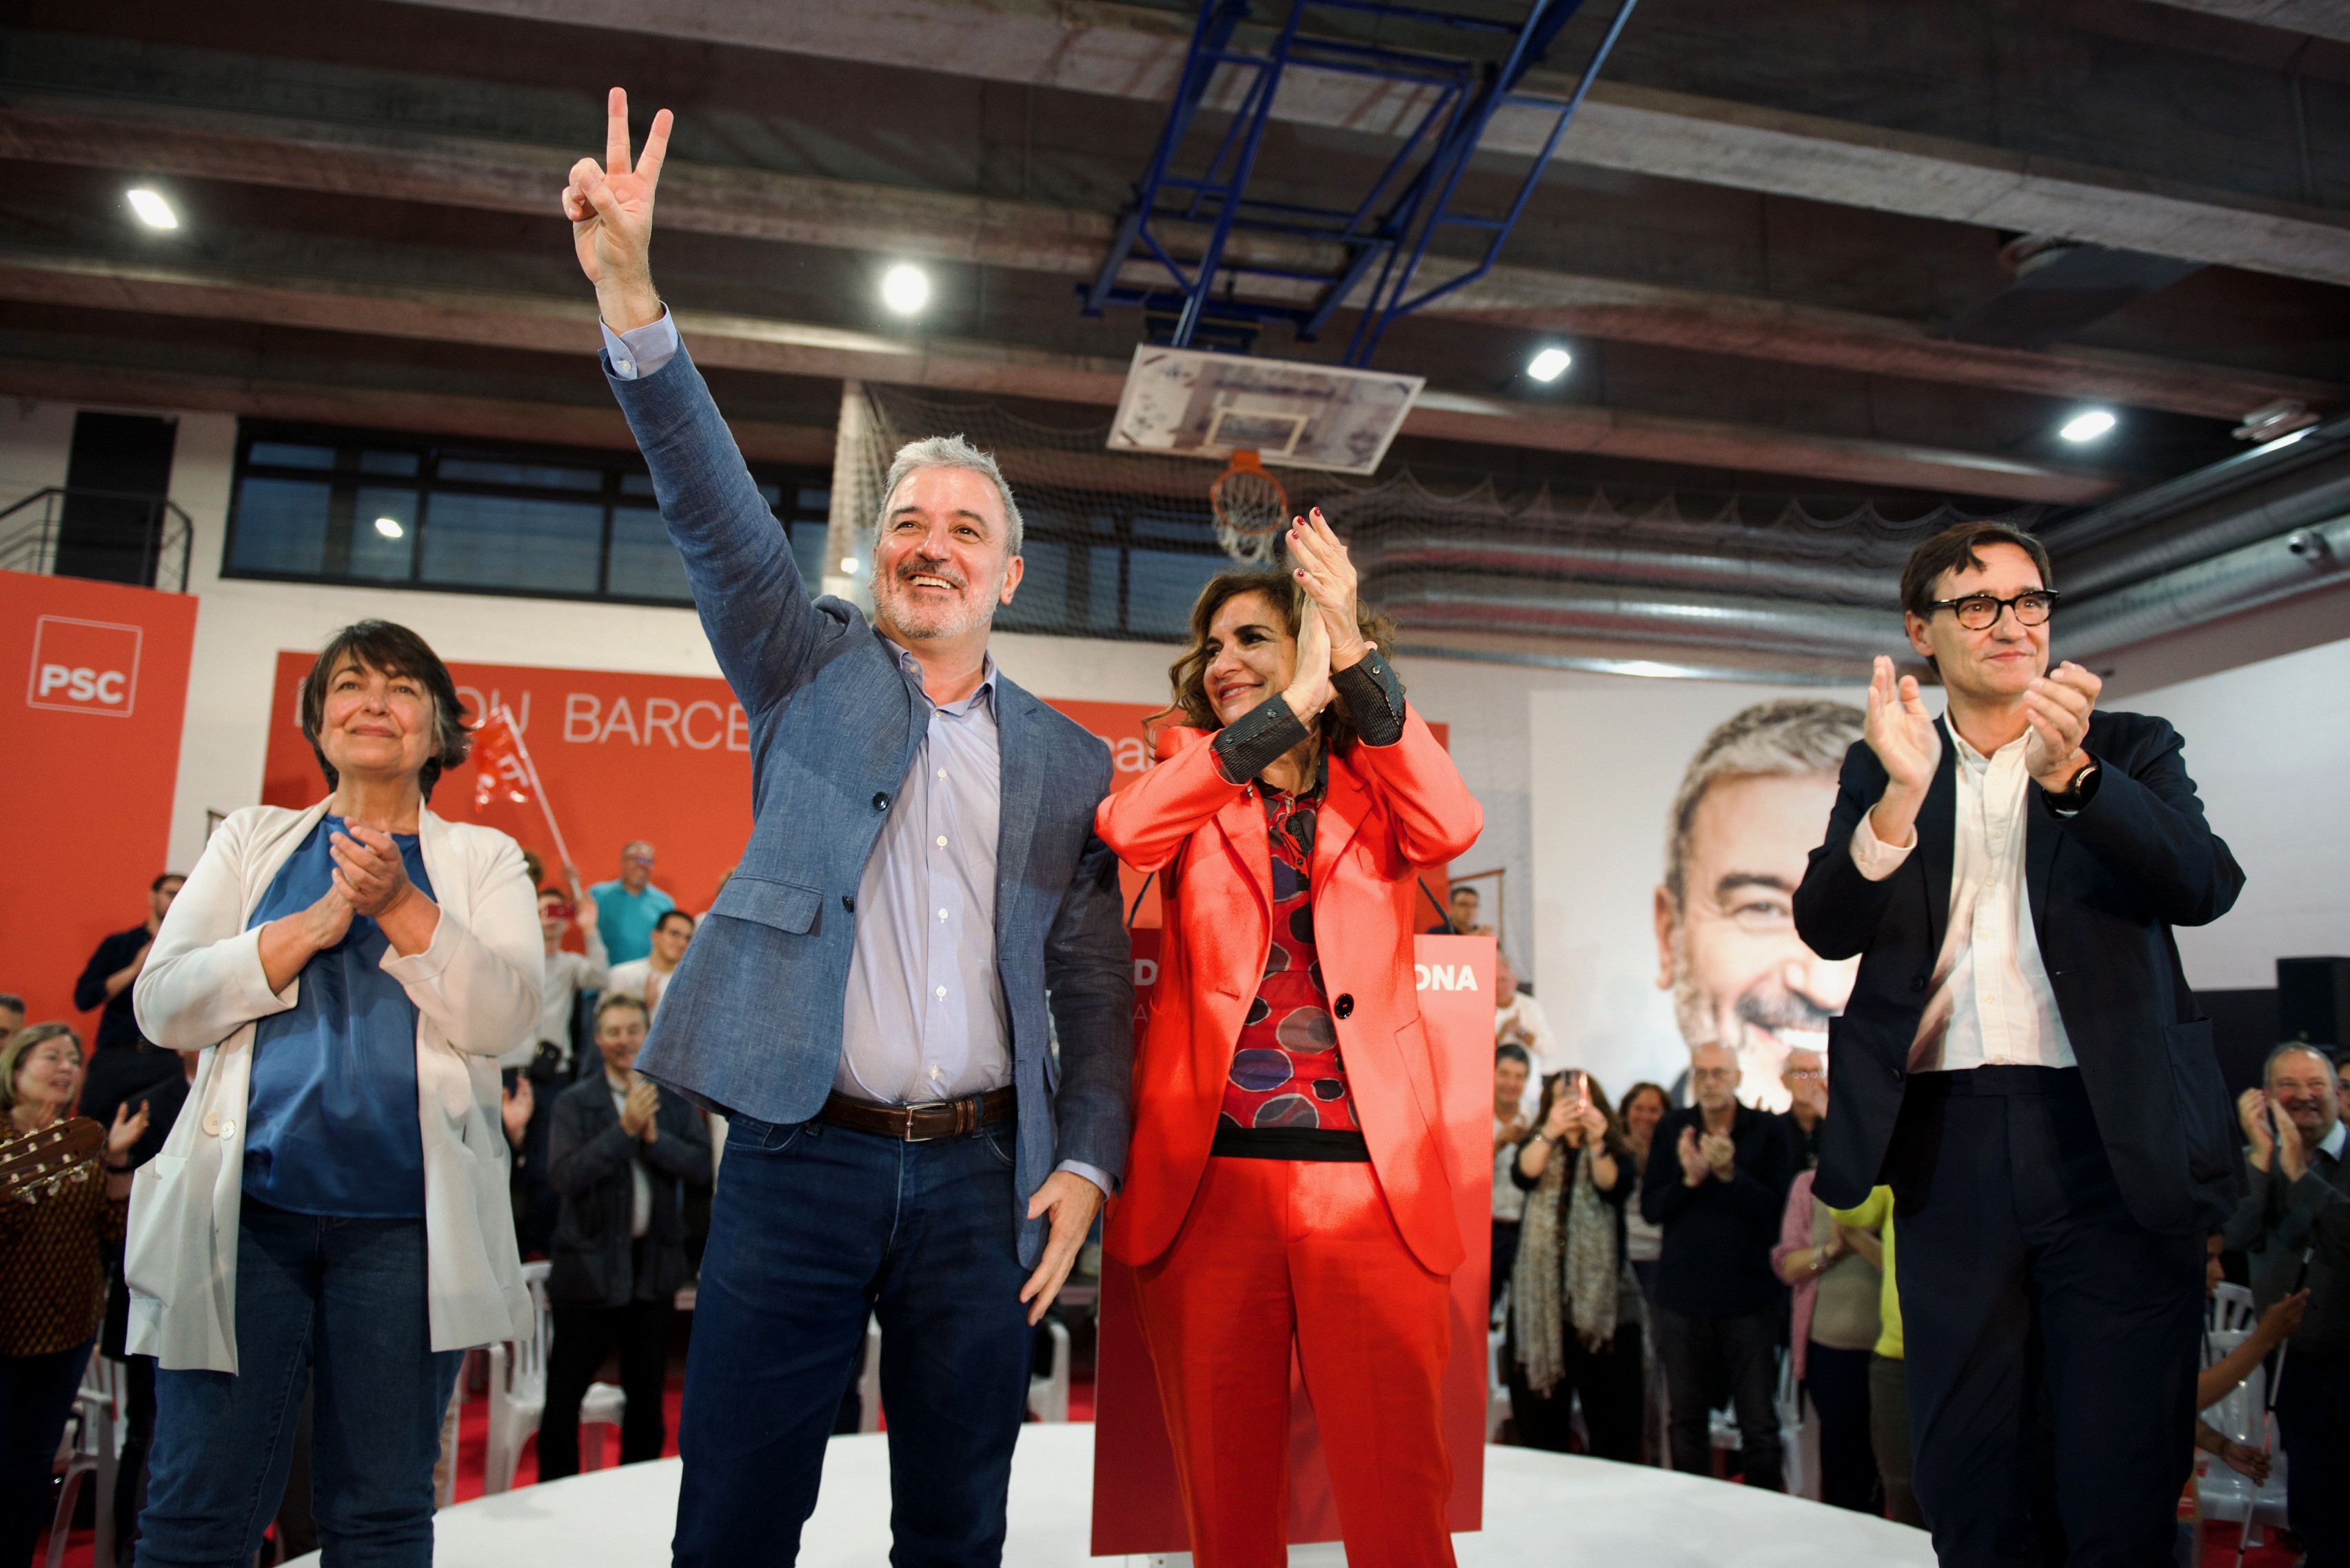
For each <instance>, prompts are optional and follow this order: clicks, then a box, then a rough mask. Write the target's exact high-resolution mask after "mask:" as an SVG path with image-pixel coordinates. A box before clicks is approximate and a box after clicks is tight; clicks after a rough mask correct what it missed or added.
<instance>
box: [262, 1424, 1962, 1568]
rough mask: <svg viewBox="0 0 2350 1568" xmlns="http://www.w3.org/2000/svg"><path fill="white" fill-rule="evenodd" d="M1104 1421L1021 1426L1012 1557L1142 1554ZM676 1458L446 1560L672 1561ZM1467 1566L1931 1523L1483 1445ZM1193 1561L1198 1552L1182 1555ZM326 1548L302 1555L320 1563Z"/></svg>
mask: <svg viewBox="0 0 2350 1568" xmlns="http://www.w3.org/2000/svg"><path fill="white" fill-rule="evenodd" d="M887 1441H888V1439H887V1438H884V1437H882V1436H881V1435H879V1434H878V1433H877V1434H874V1435H872V1436H869V1437H853V1438H833V1439H832V1447H831V1451H830V1453H829V1455H828V1456H827V1459H826V1460H825V1471H824V1490H823V1494H822V1497H821V1499H820V1500H819V1501H818V1502H817V1504H816V1517H815V1518H813V1519H811V1520H810V1521H808V1525H807V1530H806V1534H805V1535H804V1537H803V1543H802V1546H801V1550H800V1562H801V1563H804V1564H806V1565H807V1568H851V1565H854V1568H872V1565H873V1564H876V1563H887V1562H888V1561H889V1450H888V1449H887V1447H886V1444H887ZM1093 1456H1094V1429H1093V1428H1092V1426H1091V1425H1089V1424H1087V1423H1084V1422H1072V1423H1070V1424H1068V1425H1066V1426H1064V1425H1054V1426H1036V1425H1032V1426H1027V1427H1024V1428H1021V1431H1020V1447H1019V1449H1018V1451H1017V1452H1016V1453H1015V1454H1014V1459H1013V1464H1012V1505H1011V1534H1010V1538H1009V1539H1008V1540H1007V1541H1006V1542H1005V1543H1004V1549H1003V1560H1004V1562H1005V1563H1007V1564H1012V1565H1014V1568H1078V1565H1079V1564H1088V1563H1118V1562H1123V1563H1127V1564H1130V1565H1133V1568H1141V1565H1142V1564H1143V1563H1149V1562H1156V1561H1161V1560H1158V1559H1145V1558H1126V1559H1122V1560H1121V1559H1112V1558H1099V1559H1097V1558H1093V1557H1089V1556H1088V1555H1087V1538H1088V1535H1089V1532H1090V1530H1091V1527H1092V1514H1093ZM678 1474H679V1469H678V1461H677V1460H675V1459H661V1460H660V1461H658V1462H656V1463H652V1464H642V1465H625V1466H622V1467H620V1468H619V1469H602V1470H591V1471H589V1472H588V1473H587V1474H586V1475H580V1476H573V1477H571V1478H569V1479H568V1480H559V1481H551V1482H548V1483H546V1485H543V1486H528V1487H523V1488H521V1489H519V1490H515V1491H510V1492H505V1493H502V1494H500V1495H498V1496H496V1497H485V1498H482V1499H479V1500H477V1501H473V1502H467V1503H460V1504H459V1505H457V1506H456V1507H454V1508H450V1509H444V1510H442V1512H441V1515H440V1519H439V1521H438V1544H437V1546H436V1547H435V1549H434V1552H433V1562H434V1563H435V1564H436V1565H437V1568H660V1565H661V1564H664V1563H667V1562H668V1561H669V1543H670V1534H671V1527H672V1525H673V1524H674V1522H675V1517H676V1512H677V1487H678ZM1453 1543H1454V1548H1455V1551H1456V1552H1458V1554H1459V1556H1460V1559H1461V1568H1501V1565H1503V1564H1511V1565H1513V1568H1514V1565H1516V1564H1527V1565H1530V1568H1531V1565H1537V1564H1538V1565H1539V1568H1559V1565H1560V1564H1562V1563H1565V1564H1570V1565H1571V1564H1577V1563H1591V1564H1603V1563H1605V1564H1618V1563H1638V1564H1639V1565H1640V1568H1682V1565H1684V1564H1685V1565H1687V1568H1734V1565H1743V1564H1752V1565H1753V1568H1776V1565H1778V1564H1786V1565H1787V1568H1821V1565H1822V1564H1823V1563H1871V1564H1877V1563H1884V1564H1916V1565H1917V1568H1930V1565H1931V1564H1932V1563H1933V1561H1934V1554H1933V1551H1932V1548H1931V1546H1930V1544H1929V1541H1928V1538H1927V1535H1926V1532H1924V1531H1921V1530H1912V1529H1909V1528H1908V1527H1907V1526H1906V1525H1898V1524H1893V1523H1890V1522H1888V1521H1885V1520H1881V1519H1871V1518H1868V1517H1866V1515H1862V1514H1857V1513H1850V1512H1846V1511H1844V1510H1841V1509H1832V1508H1828V1507H1825V1506H1824V1505H1822V1504H1820V1503H1815V1502H1806V1501H1802V1500H1801V1499H1796V1498H1786V1497H1781V1496H1778V1495H1777V1494H1775V1493H1772V1492H1763V1491H1751V1490H1747V1489H1746V1488H1744V1487H1740V1486H1729V1485H1725V1484H1724V1483H1722V1482H1721V1481H1716V1480H1704V1479H1701V1478H1699V1477H1695V1476H1681V1475H1675V1474H1673V1473H1671V1472H1670V1471H1667V1470H1659V1469H1649V1468H1648V1467H1646V1466H1642V1465H1618V1464H1610V1463H1608V1462H1607V1461H1606V1460H1604V1459H1582V1458H1578V1457H1575V1456H1571V1455H1564V1454H1546V1453H1538V1452H1536V1451H1534V1449H1511V1448H1492V1449H1486V1450H1485V1528H1484V1529H1483V1530H1482V1532H1478V1533H1477V1534H1474V1535H1457V1536H1455V1537H1453ZM1173 1561H1175V1562H1188V1561H1189V1558H1188V1557H1183V1558H1178V1559H1174V1560H1173ZM1292 1561H1293V1562H1294V1563H1300V1564H1305V1563H1313V1564H1316V1565H1317V1568H1319V1565H1324V1564H1336V1563H1343V1562H1345V1558H1344V1557H1343V1556H1342V1555H1341V1553H1340V1552H1339V1549H1338V1547H1336V1545H1329V1546H1307V1547H1298V1548H1296V1549H1295V1550H1294V1552H1293V1553H1292ZM300 1563H301V1565H303V1568H315V1564H316V1563H317V1559H316V1558H314V1557H306V1558H303V1559H301V1560H300Z"/></svg>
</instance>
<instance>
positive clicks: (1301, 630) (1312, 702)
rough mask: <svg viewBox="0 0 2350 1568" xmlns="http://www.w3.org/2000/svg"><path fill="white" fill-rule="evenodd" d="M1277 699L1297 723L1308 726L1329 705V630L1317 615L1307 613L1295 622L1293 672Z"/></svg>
mask: <svg viewBox="0 0 2350 1568" xmlns="http://www.w3.org/2000/svg"><path fill="white" fill-rule="evenodd" d="M1281 696H1282V700H1283V701H1285V702H1287V703H1288V704H1289V711H1291V712H1292V713H1295V715H1296V716H1297V722H1299V723H1301V724H1309V725H1310V724H1312V723H1313V722H1314V718H1315V714H1317V713H1319V712H1321V711H1322V710H1323V709H1324V708H1326V707H1327V706H1329V702H1330V629H1329V628H1328V627H1326V626H1325V625H1324V624H1323V620H1322V617H1321V616H1320V615H1318V614H1314V613H1311V612H1309V613H1308V614H1307V615H1306V616H1305V618H1304V619H1303V620H1301V621H1300V622H1299V623H1298V627H1297V669H1296V670H1295V672H1294V673H1293V674H1292V675H1291V676H1290V678H1289V686H1288V689H1287V690H1285V691H1283V692H1282V694H1281Z"/></svg>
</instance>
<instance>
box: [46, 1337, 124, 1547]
mask: <svg viewBox="0 0 2350 1568" xmlns="http://www.w3.org/2000/svg"><path fill="white" fill-rule="evenodd" d="M120 1384H121V1376H120V1369H119V1368H118V1367H117V1366H115V1364H114V1363H113V1362H111V1361H109V1360H108V1359H107V1358H106V1356H105V1355H104V1354H103V1353H101V1352H99V1351H98V1350H96V1349H92V1350H91V1352H90V1356H89V1365H88V1366H86V1367H84V1368H83V1369H82V1375H81V1389H80V1391H79V1392H78V1393H77V1394H76V1395H75V1396H74V1406H73V1413H72V1414H71V1415H70V1416H68V1417H67V1419H66V1429H65V1432H64V1434H63V1436H62V1437H61V1438H59V1439H58V1441H57V1462H56V1465H55V1468H54V1469H53V1471H52V1473H53V1474H55V1475H56V1476H57V1478H58V1480H59V1482H60V1484H59V1486H58V1488H57V1513H56V1515H55V1516H54V1517H53V1518H52V1519H51V1520H50V1521H49V1552H48V1568H58V1564H60V1563H63V1562H64V1561H65V1555H66V1536H67V1534H68V1532H70V1531H71V1530H72V1529H73V1516H74V1508H75V1505H76V1504H77V1503H78V1502H79V1501H80V1500H81V1486H82V1482H83V1481H84V1480H88V1481H90V1482H91V1483H92V1484H94V1485H95V1486H96V1487H97V1488H98V1494H97V1499H96V1501H97V1506H96V1507H95V1508H94V1509H92V1510H91V1512H92V1513H93V1514H94V1515H95V1516H96V1518H97V1528H96V1530H95V1531H94V1532H93V1533H92V1537H91V1542H90V1561H91V1562H93V1563H112V1562H113V1561H114V1475H115V1464H116V1461H117V1460H118V1459H120V1456H121V1451H122V1438H121V1423H120V1420H119V1419H118V1418H117V1417H118V1416H119V1414H120V1401H119V1396H120V1392H121V1388H120Z"/></svg>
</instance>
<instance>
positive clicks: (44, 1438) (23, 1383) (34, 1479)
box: [0, 1340, 89, 1568]
mask: <svg viewBox="0 0 2350 1568" xmlns="http://www.w3.org/2000/svg"><path fill="white" fill-rule="evenodd" d="M88 1365H89V1342H88V1341H87V1340H85V1341H84V1342H83V1343H81V1344H80V1345H76V1346H74V1347H73V1348H72V1349H71V1350H59V1351H54V1352H52V1353H51V1354H49V1355H0V1568H24V1565H25V1564H26V1563H29V1562H30V1561H32V1557H33V1546H34V1543H35V1542H38V1541H39V1540H40V1538H41V1532H43V1531H44V1530H47V1528H48V1527H49V1509H50V1503H49V1478H50V1476H51V1474H52V1473H53V1467H54V1464H55V1461H56V1459H57V1440H58V1439H59V1438H62V1437H64V1436H65V1430H66V1417H68V1416H70V1415H71V1414H73V1404H74V1395H75V1394H76V1393H77V1392H78V1391H79V1390H80V1388H81V1369H82V1368H83V1367H85V1366H88Z"/></svg>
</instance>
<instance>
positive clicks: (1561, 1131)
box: [1542, 1095, 1583, 1148]
mask: <svg viewBox="0 0 2350 1568" xmlns="http://www.w3.org/2000/svg"><path fill="white" fill-rule="evenodd" d="M1542 1135H1543V1137H1546V1138H1549V1139H1550V1140H1551V1141H1552V1142H1554V1143H1564V1144H1565V1145H1566V1147H1569V1148H1579V1147H1582V1144H1583V1118H1582V1116H1580V1115H1578V1114H1577V1113H1576V1110H1575V1101H1573V1100H1572V1099H1569V1098H1568V1097H1567V1096H1565V1095H1560V1096H1556V1097H1555V1098H1554V1099H1553V1100H1552V1101H1551V1103H1550V1114H1549V1115H1548V1116H1544V1117H1543V1127H1542Z"/></svg>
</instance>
